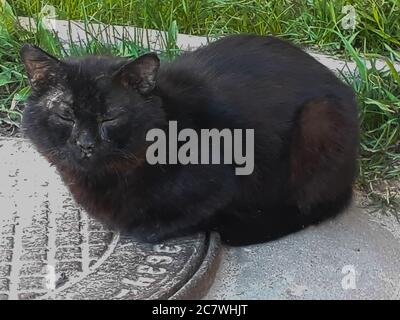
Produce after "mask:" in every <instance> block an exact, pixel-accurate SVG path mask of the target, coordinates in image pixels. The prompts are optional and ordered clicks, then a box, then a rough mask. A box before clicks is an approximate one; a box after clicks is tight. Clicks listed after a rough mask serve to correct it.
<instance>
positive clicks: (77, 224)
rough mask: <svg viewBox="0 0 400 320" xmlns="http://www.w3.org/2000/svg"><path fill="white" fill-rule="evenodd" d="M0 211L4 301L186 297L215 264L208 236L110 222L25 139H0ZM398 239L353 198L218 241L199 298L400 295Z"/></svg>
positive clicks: (391, 222) (398, 232)
mask: <svg viewBox="0 0 400 320" xmlns="http://www.w3.org/2000/svg"><path fill="white" fill-rule="evenodd" d="M0 210H1V211H0V299H43V298H46V299H138V298H160V297H162V298H166V297H173V296H174V295H175V297H176V298H179V297H191V295H190V292H194V291H196V290H197V293H199V292H200V291H201V292H204V290H205V289H206V288H207V287H208V285H209V283H210V281H211V280H212V274H213V272H214V270H215V269H216V267H217V264H216V262H217V260H218V259H214V258H215V256H216V255H217V251H218V244H217V242H216V241H215V239H214V240H212V239H211V240H212V241H211V240H208V239H207V237H205V236H204V235H198V236H195V237H193V238H190V239H177V240H173V241H171V242H169V243H165V244H160V245H158V246H151V245H146V244H138V243H135V242H134V241H132V240H131V239H127V238H120V237H119V236H118V235H117V234H114V233H112V232H110V231H109V230H106V229H105V228H104V227H103V226H101V225H100V224H99V223H97V222H96V221H93V220H92V219H90V218H89V217H87V216H86V214H85V213H84V212H82V210H80V209H79V208H77V207H76V205H75V204H74V202H73V200H72V199H71V196H70V195H69V193H68V191H67V190H66V188H65V186H63V185H62V184H61V181H60V179H59V177H58V176H57V175H56V174H55V170H54V168H52V167H50V166H49V165H48V163H47V162H46V161H45V160H44V159H43V158H41V157H40V156H39V155H38V154H37V152H35V151H34V150H33V148H32V146H31V145H30V144H29V143H28V142H27V141H25V140H23V139H0ZM399 241H400V224H399V223H398V222H397V221H396V219H395V218H394V217H390V216H383V215H380V214H379V213H378V214H377V215H375V216H372V215H370V214H368V213H367V212H365V211H364V210H362V209H360V208H357V207H356V206H353V207H352V208H351V209H350V210H348V212H347V213H346V214H344V215H342V216H340V217H339V218H337V219H335V220H332V221H329V222H326V223H324V224H322V225H320V226H318V227H311V228H307V229H305V230H303V231H301V232H299V233H296V234H292V235H290V236H287V237H285V238H282V239H279V240H277V241H273V242H269V243H265V244H261V245H254V246H248V247H242V248H229V247H225V248H223V250H222V260H221V264H220V266H219V269H218V271H217V275H216V279H215V282H214V283H213V285H212V286H211V289H210V290H209V292H208V294H207V295H206V296H205V298H206V299H400V263H399V262H400V246H399ZM210 243H211V244H212V245H211V246H210ZM210 252H211V253H210ZM204 261H206V262H207V263H206V264H204ZM48 266H54V267H55V270H53V272H55V274H54V277H55V280H56V288H55V289H52V290H50V289H49V288H48V287H47V286H46V283H47V282H46V283H45V281H48V280H49V275H51V272H50V273H49V271H52V270H48V269H46V268H45V267H48ZM199 271H200V272H199ZM199 274H200V276H199ZM54 277H53V278H54ZM193 279H194V281H191V280H193ZM50 280H51V279H50ZM53 280H54V279H53ZM188 283H189V284H190V283H191V286H187V285H186V284H188ZM185 286H186V289H185ZM188 287H189V289H188ZM189 291H190V292H189ZM182 292H183V293H184V294H178V295H177V294H176V293H182ZM188 292H189V295H188V294H187V293H188Z"/></svg>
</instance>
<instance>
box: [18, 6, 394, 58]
mask: <svg viewBox="0 0 400 320" xmlns="http://www.w3.org/2000/svg"><path fill="white" fill-rule="evenodd" d="M10 3H11V4H12V5H13V6H14V7H15V8H16V11H17V13H18V14H19V15H26V16H34V15H35V14H37V12H39V11H40V8H41V6H42V5H43V4H44V3H46V4H51V5H54V6H55V7H56V9H57V15H58V16H59V17H60V18H62V19H81V20H85V19H87V17H89V18H90V20H92V21H102V22H105V23H113V24H129V25H135V26H138V27H146V28H154V29H160V30H167V28H168V27H169V26H170V25H171V24H172V22H173V21H174V20H176V21H177V24H178V26H179V28H180V31H181V32H183V33H190V34H197V35H206V34H211V35H215V34H221V33H243V32H250V33H257V34H271V33H272V34H279V35H283V36H285V37H287V38H289V39H291V40H293V41H295V42H300V43H303V44H316V45H318V46H319V47H323V48H326V49H331V50H332V49H334V50H341V49H342V48H343V47H342V42H341V41H340V37H338V35H337V34H335V33H334V32H332V30H333V29H334V28H335V26H336V25H338V24H339V25H340V24H341V19H342V18H343V17H344V16H345V14H344V13H342V8H343V7H344V6H345V5H347V4H351V5H353V6H354V8H355V10H356V16H357V25H356V28H355V30H354V31H355V32H358V36H357V39H356V40H355V42H354V46H355V47H356V48H360V49H363V50H366V51H369V52H377V53H382V52H386V51H387V50H386V47H385V45H388V46H390V47H392V48H393V49H398V48H399V47H400V37H399V35H400V23H399V21H400V1H399V0H336V1H325V0H274V1H266V0H196V1H193V0H163V1H159V0H100V1H93V0H71V1H60V0H49V1H42V0H16V1H10ZM344 32H345V33H346V32H348V33H352V32H353V30H351V31H344Z"/></svg>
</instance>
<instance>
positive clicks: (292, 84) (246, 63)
mask: <svg viewBox="0 0 400 320" xmlns="http://www.w3.org/2000/svg"><path fill="white" fill-rule="evenodd" d="M168 71H169V72H170V73H171V74H172V75H173V76H175V77H177V78H181V77H182V78H183V77H185V75H186V74H191V75H195V76H196V77H197V78H198V79H200V80H203V81H204V82H205V83H206V84H207V85H210V86H213V87H214V88H216V89H217V90H218V91H220V92H221V91H222V92H224V94H229V92H231V94H233V95H235V94H240V95H241V96H243V94H244V96H246V92H248V94H249V95H252V96H254V95H255V96H261V97H262V98H263V97H266V96H268V97H270V98H271V99H273V97H278V96H280V100H282V98H284V97H285V98H286V100H288V102H289V100H290V101H297V102H300V101H299V98H300V100H304V101H306V100H308V99H311V98H313V97H315V96H318V95H336V96H340V97H343V98H350V99H351V98H352V97H353V92H352V90H350V88H348V87H347V86H346V85H345V84H344V83H342V82H341V81H340V80H339V79H338V78H337V77H336V76H335V75H334V74H333V73H332V72H331V71H330V70H329V69H327V68H326V67H325V66H324V65H322V64H321V63H319V62H318V61H317V60H315V59H314V58H313V57H311V56H310V55H309V54H308V53H306V52H304V51H303V50H301V49H300V48H298V47H296V46H295V45H293V44H291V43H289V42H288V41H285V40H282V39H279V38H276V37H272V36H257V35H232V36H227V37H224V38H222V39H219V40H217V41H215V42H213V43H210V44H209V45H207V46H204V47H202V48H199V49H197V50H196V51H194V52H188V53H185V54H183V55H182V56H181V57H179V58H177V59H176V61H174V62H173V63H172V64H171V65H170V66H169V67H168ZM241 90H242V92H241ZM283 100H285V99H283Z"/></svg>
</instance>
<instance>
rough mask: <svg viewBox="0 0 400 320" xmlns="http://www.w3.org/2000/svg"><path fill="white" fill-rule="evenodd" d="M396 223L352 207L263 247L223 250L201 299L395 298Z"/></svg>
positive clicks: (399, 231) (399, 284)
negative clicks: (209, 287)
mask: <svg viewBox="0 0 400 320" xmlns="http://www.w3.org/2000/svg"><path fill="white" fill-rule="evenodd" d="M399 241H400V224H399V222H398V221H397V220H396V219H395V218H394V217H390V216H383V215H375V216H373V215H370V214H368V213H366V212H365V211H363V210H361V209H360V208H357V207H356V206H353V207H352V208H350V209H349V210H348V211H347V212H346V213H345V214H344V215H342V216H340V217H338V218H337V219H335V220H332V221H328V222H325V223H323V224H321V225H319V226H316V227H310V228H307V229H305V230H303V231H301V232H299V233H296V234H292V235H289V236H287V237H285V238H282V239H279V240H277V241H273V242H270V243H266V244H262V245H254V246H248V247H242V248H225V250H224V254H223V256H222V265H221V267H220V269H219V271H218V273H217V275H216V280H215V282H214V284H213V286H212V287H211V289H210V291H209V293H208V294H207V296H206V297H205V298H206V299H400V263H399V262H400V242H399Z"/></svg>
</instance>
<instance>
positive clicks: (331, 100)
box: [21, 35, 358, 245]
mask: <svg viewBox="0 0 400 320" xmlns="http://www.w3.org/2000/svg"><path fill="white" fill-rule="evenodd" d="M21 57H22V60H23V62H24V64H25V67H26V70H27V73H28V78H29V80H30V83H31V86H32V94H31V95H30V97H29V99H28V101H27V105H26V109H25V111H24V115H23V127H24V129H25V132H26V134H27V136H28V137H29V138H30V139H31V141H32V142H33V143H34V145H35V146H36V148H37V149H38V151H39V152H40V153H41V154H42V155H44V156H45V157H46V158H47V159H48V161H49V162H50V163H52V164H54V165H55V166H56V168H57V169H58V171H59V173H60V175H61V177H62V179H63V181H64V182H65V184H66V185H67V186H68V187H69V189H70V190H71V192H72V194H73V196H74V198H75V200H76V202H77V203H78V204H80V205H82V206H83V207H84V208H85V209H86V210H87V211H88V213H89V214H91V215H92V216H94V217H96V218H98V219H100V220H101V221H103V222H104V223H106V224H108V225H110V226H111V227H113V228H116V229H119V230H122V231H125V232H129V233H131V234H132V235H134V236H136V237H137V238H139V239H142V240H144V241H151V242H154V241H160V240H163V239H166V238H170V237H177V236H182V235H187V234H191V233H193V232H198V231H209V230H215V231H218V232H219V233H220V234H221V236H222V239H223V240H224V241H226V242H227V243H229V244H232V245H243V244H250V243H256V242H262V241H266V240H270V239H274V238H276V237H279V236H282V235H285V234H287V233H289V232H293V231H296V230H299V229H301V228H304V227H305V226H307V225H310V224H314V223H318V222H320V221H321V220H323V219H325V218H329V217H332V216H334V215H336V214H337V213H339V212H340V211H342V210H343V209H344V208H345V207H346V206H347V205H348V203H349V202H350V200H351V195H352V183H353V181H354V178H355V173H356V157H357V150H358V119H357V106H356V102H355V99H354V94H353V92H352V90H351V89H350V88H349V87H348V86H346V85H345V84H343V83H342V82H341V81H340V80H339V79H337V78H336V77H335V75H334V74H333V73H331V72H330V71H329V70H328V69H327V68H325V67H324V66H323V65H321V64H320V63H318V62H317V61H316V60H314V59H313V58H312V57H311V56H310V55H308V54H306V53H305V52H303V51H302V50H300V49H299V48H297V47H295V46H293V45H292V44H290V43H288V42H286V41H283V40H280V39H278V38H274V37H262V36H253V35H238V36H229V37H225V38H223V39H220V40H218V41H216V42H214V43H211V44H209V45H208V46H206V47H203V48H200V49H198V50H196V51H194V52H190V53H185V54H183V55H181V56H180V57H179V58H177V59H176V60H175V61H174V62H172V63H163V64H162V65H161V66H160V62H159V59H158V58H157V56H156V55H155V54H152V53H150V54H146V55H143V56H141V57H139V58H137V59H136V60H130V59H126V58H117V57H107V56H88V57H84V58H70V59H66V60H61V61H60V60H58V59H56V58H54V57H52V56H50V55H49V54H47V53H45V52H44V51H42V50H41V49H39V48H38V47H35V46H31V45H24V46H23V47H22V49H21ZM172 120H174V121H177V123H178V127H179V128H180V129H182V128H192V129H194V130H196V131H198V132H199V131H200V129H204V128H217V129H223V128H229V129H234V128H242V129H254V134H255V140H254V148H255V154H254V171H253V173H252V174H250V175H242V176H240V175H235V170H234V165H233V164H232V165H228V164H224V165H222V164H221V165H215V164H210V165H203V164H198V165H195V164H189V165H180V164H174V165H172V164H156V165H150V164H149V163H148V162H147V161H146V149H147V148H148V146H149V144H150V142H148V141H146V139H145V137H146V133H147V132H148V130H150V129H152V128H161V129H165V130H166V129H167V127H168V121H172Z"/></svg>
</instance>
